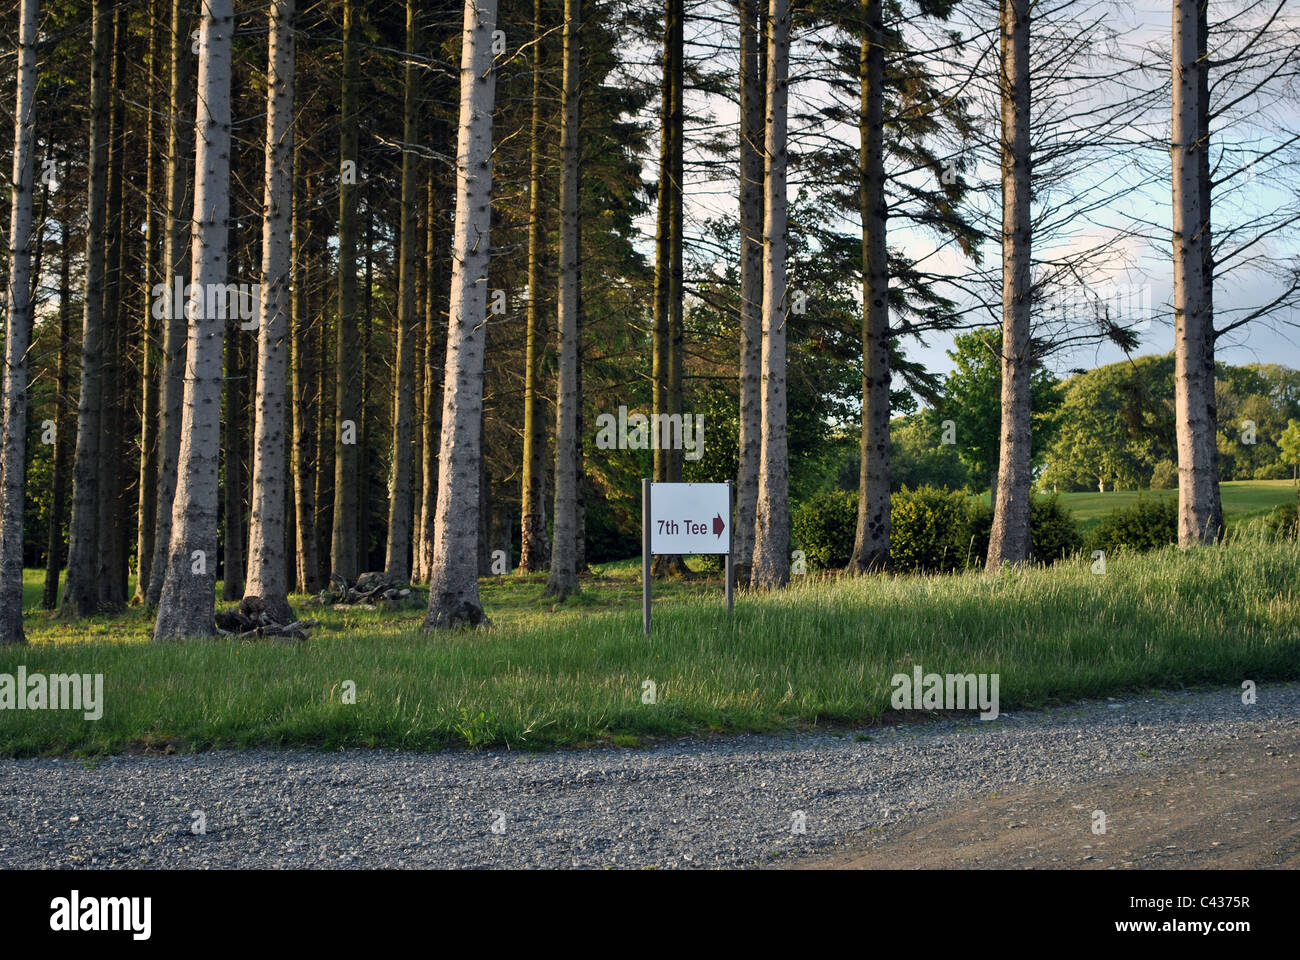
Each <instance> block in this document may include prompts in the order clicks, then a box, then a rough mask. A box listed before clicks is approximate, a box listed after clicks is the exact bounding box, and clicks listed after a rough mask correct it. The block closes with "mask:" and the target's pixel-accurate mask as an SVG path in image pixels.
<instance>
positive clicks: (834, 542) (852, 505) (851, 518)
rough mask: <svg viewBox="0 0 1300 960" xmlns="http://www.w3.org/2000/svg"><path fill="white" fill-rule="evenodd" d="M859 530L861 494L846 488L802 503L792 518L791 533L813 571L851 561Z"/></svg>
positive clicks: (818, 495) (831, 567) (828, 568)
mask: <svg viewBox="0 0 1300 960" xmlns="http://www.w3.org/2000/svg"><path fill="white" fill-rule="evenodd" d="M857 529H858V495H857V493H856V491H855V492H849V491H845V490H830V491H827V492H825V493H819V494H817V495H816V496H815V497H813V498H812V499H811V500H806V501H805V502H804V503H802V504H800V505H799V507H798V509H796V510H795V511H794V514H793V516H791V518H790V533H791V535H792V536H793V537H794V541H795V544H796V545H797V546H798V548H799V549H800V550H802V551H803V553H804V558H805V559H806V560H807V561H808V567H809V569H811V570H832V569H837V568H839V567H843V566H845V565H847V564H848V562H849V558H850V557H851V556H853V539H854V537H855V535H856V534H857Z"/></svg>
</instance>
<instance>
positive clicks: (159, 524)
mask: <svg viewBox="0 0 1300 960" xmlns="http://www.w3.org/2000/svg"><path fill="white" fill-rule="evenodd" d="M191 14H192V7H191V5H190V0H172V7H171V58H170V59H171V73H170V87H171V91H170V99H169V101H168V102H169V103H170V105H171V109H170V111H169V113H168V115H167V173H166V177H167V212H166V216H167V226H166V232H165V234H164V236H163V257H162V259H163V277H162V282H163V283H164V284H165V286H164V287H162V288H155V289H156V294H155V300H154V303H155V310H157V308H158V306H159V305H160V301H159V300H158V297H161V298H162V300H161V306H162V308H163V309H162V310H161V311H160V312H161V314H162V316H161V317H160V318H159V319H161V320H163V350H162V352H163V366H162V371H161V372H162V384H161V388H162V389H161V394H162V396H161V399H160V403H159V418H160V425H159V431H158V504H157V509H156V513H155V517H154V538H153V557H154V562H153V563H152V565H151V567H150V570H149V589H148V591H147V592H146V594H145V602H146V603H147V604H148V605H149V606H155V605H156V604H157V603H158V600H159V598H160V597H161V596H162V588H163V580H164V579H166V574H167V564H166V562H165V561H166V558H167V557H168V556H170V544H171V529H172V506H173V500H174V499H175V495H176V461H177V457H178V454H179V452H180V446H181V419H182V410H181V400H182V397H183V395H184V392H185V341H186V320H185V304H184V302H181V303H177V302H176V300H177V296H176V293H175V288H176V284H177V283H178V282H179V285H180V287H181V289H184V286H185V284H186V283H187V282H188V281H189V276H190V270H189V259H188V257H187V256H186V245H185V241H186V232H187V231H188V229H189V220H190V216H191V210H190V208H189V204H188V202H187V201H188V200H189V198H190V196H189V178H188V177H187V176H186V172H187V171H186V167H187V164H186V160H185V154H186V144H187V142H188V141H187V138H186V128H187V123H186V119H185V110H186V108H187V105H188V104H189V102H190V86H191V85H190V77H191V76H192V75H193V66H192V63H193V57H192V56H191V54H190V24H191V22H192V16H191Z"/></svg>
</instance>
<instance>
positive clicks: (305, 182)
mask: <svg viewBox="0 0 1300 960" xmlns="http://www.w3.org/2000/svg"><path fill="white" fill-rule="evenodd" d="M300 152H301V150H300V148H299V145H298V141H297V139H296V138H295V140H294V156H295V160H294V175H295V177H297V178H298V181H299V185H300V189H298V190H295V191H294V196H293V269H294V281H293V319H292V323H293V328H292V331H293V335H292V340H291V342H290V351H291V358H290V363H291V364H292V367H291V369H292V376H293V387H292V389H293V408H292V409H293V448H292V455H291V461H290V462H291V467H292V470H293V493H294V511H293V512H294V519H295V524H296V527H297V530H296V541H295V542H296V545H297V549H296V550H295V551H294V553H295V562H296V564H297V580H298V589H299V590H301V591H302V592H304V593H316V592H318V591H319V590H320V589H321V582H320V569H319V561H318V558H317V553H316V549H317V547H316V459H315V457H316V447H315V444H316V443H317V442H318V441H319V439H320V435H319V428H318V426H317V427H316V428H309V427H308V424H309V423H313V422H314V423H315V424H317V425H319V423H320V422H321V421H319V420H315V421H313V419H312V401H311V392H312V391H313V390H314V389H315V386H316V378H315V376H314V369H313V366H312V349H311V342H310V336H311V310H310V305H309V301H308V299H307V284H308V283H309V278H310V269H309V264H308V249H309V247H310V243H311V241H310V239H309V237H308V236H307V233H306V232H307V231H308V230H309V224H310V222H311V214H310V211H311V197H310V189H311V180H310V179H309V178H308V177H305V176H303V175H302V173H301V169H302V164H301V162H300V161H299V160H298V159H297V156H298V154H299V153H300Z"/></svg>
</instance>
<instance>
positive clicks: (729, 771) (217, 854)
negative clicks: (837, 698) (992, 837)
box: [0, 684, 1300, 868]
mask: <svg viewBox="0 0 1300 960" xmlns="http://www.w3.org/2000/svg"><path fill="white" fill-rule="evenodd" d="M1258 696H1259V699H1258V703H1256V704H1255V705H1252V706H1243V705H1242V703H1241V691H1240V690H1239V689H1235V688H1225V689H1217V690H1210V691H1199V692H1194V693H1186V692H1182V693H1173V694H1161V695H1152V696H1148V697H1141V698H1135V699H1126V700H1111V701H1101V702H1090V703H1084V704H1079V705H1075V706H1070V707H1063V708H1058V709H1052V710H1047V711H1043V712H1033V713H1017V714H1014V715H1013V714H1003V715H1002V716H1001V717H999V718H998V719H997V720H993V721H989V722H984V723H981V722H980V721H978V720H974V719H972V720H967V719H954V720H945V721H941V722H937V723H922V724H909V725H903V726H898V727H883V728H881V727H875V728H870V729H866V730H863V731H861V732H860V733H854V732H852V731H848V732H844V733H842V734H841V735H838V736H837V735H835V734H831V733H816V734H799V735H790V736H781V737H777V736H745V737H728V738H723V739H710V740H698V739H687V740H680V741H673V742H671V743H667V744H661V745H658V746H655V747H651V748H648V749H640V750H638V749H620V748H610V749H599V750H588V751H573V752H552V753H544V754H525V753H518V752H506V751H484V752H481V753H468V752H451V751H448V752H443V753H437V754H412V753H396V752H391V751H378V750H352V751H347V752H339V753H319V752H311V751H303V750H289V751H272V750H255V751H248V752H244V753H224V752H223V753H207V754H198V755H190V756H124V757H110V758H104V759H102V760H95V761H81V760H76V759H66V758H64V759H27V760H4V761H0V866H3V867H27V868H31V867H72V868H80V867H105V868H107V867H164V868H178V867H570V866H572V867H605V866H613V867H649V866H657V867H724V866H725V867H735V866H761V865H767V864H771V863H773V862H778V863H780V862H786V861H788V860H789V859H791V858H795V857H799V856H806V855H810V854H814V853H820V854H822V855H825V854H827V853H833V852H834V851H836V850H838V849H845V847H846V844H848V843H849V842H850V841H851V840H852V838H853V837H854V835H858V836H861V835H862V832H863V831H867V830H871V829H874V828H879V827H883V826H887V825H891V824H897V823H899V822H900V821H902V820H903V819H904V818H912V817H916V816H917V815H919V814H922V813H926V812H933V811H937V810H941V809H944V808H946V807H949V806H951V805H952V804H954V803H955V802H958V801H961V800H962V799H966V798H970V797H973V796H978V795H981V794H987V793H988V792H989V791H993V790H1003V789H1008V788H1015V789H1024V788H1026V787H1032V786H1034V785H1036V784H1042V785H1045V786H1050V787H1057V786H1060V785H1062V784H1077V783H1083V782H1087V781H1088V780H1090V779H1093V778H1098V777H1107V776H1114V775H1116V774H1121V775H1122V774H1124V773H1127V772H1149V771H1152V770H1157V769H1160V768H1161V767H1162V766H1163V765H1168V764H1171V763H1175V762H1177V761H1180V760H1186V759H1188V758H1194V757H1196V756H1198V755H1199V754H1198V751H1202V752H1203V751H1204V748H1205V747H1206V746H1209V745H1211V744H1223V743H1226V742H1231V741H1237V740H1245V739H1247V738H1251V737H1253V736H1254V735H1255V734H1256V733H1259V732H1261V731H1264V730H1278V729H1282V728H1288V729H1291V730H1294V729H1295V728H1296V727H1297V726H1298V725H1300V684H1287V685H1270V686H1261V687H1260V688H1259V691H1258ZM868 738H869V739H868ZM200 811H201V812H202V814H203V818H204V820H205V821H206V827H207V832H206V834H203V835H196V834H195V833H193V832H192V830H191V827H192V826H193V825H194V824H195V822H196V812H200ZM796 811H803V813H804V817H805V824H806V825H805V832H803V833H798V832H795V831H794V830H793V829H792V827H793V826H794V825H795V823H796ZM494 827H495V828H496V831H494ZM502 830H503V832H501V831H502Z"/></svg>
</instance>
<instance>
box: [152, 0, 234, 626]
mask: <svg viewBox="0 0 1300 960" xmlns="http://www.w3.org/2000/svg"><path fill="white" fill-rule="evenodd" d="M234 26H235V23H234V4H233V0H203V13H202V17H201V20H200V27H199V77H198V109H197V111H196V118H195V124H194V127H195V152H194V169H195V175H196V183H195V189H194V217H193V223H194V228H193V233H194V238H193V243H192V244H191V257H190V272H191V274H192V275H193V277H194V283H195V284H196V285H197V288H198V290H199V291H201V292H202V293H203V294H204V300H205V301H206V300H207V299H208V298H207V296H206V292H207V291H210V290H213V289H214V287H215V285H216V284H224V283H225V280H226V254H227V249H226V248H227V236H228V224H227V221H228V218H229V214H230V61H231V41H232V37H233V35H234ZM202 306H203V309H201V310H195V311H193V313H194V316H192V317H191V318H190V319H189V324H188V326H189V336H188V343H187V348H186V356H185V370H186V379H185V394H184V398H183V407H184V411H185V412H184V420H183V421H182V424H181V446H180V454H179V457H178V464H177V478H178V479H177V485H176V500H175V504H174V507H175V508H174V510H173V511H172V536H171V545H170V548H169V554H168V558H167V578H166V580H165V581H164V583H163V591H162V598H161V600H160V601H159V604H158V618H157V621H156V622H155V624H154V637H155V639H158V640H165V639H169V638H177V639H179V638H181V637H187V636H203V635H208V634H211V633H212V631H213V622H212V614H213V607H214V604H215V601H216V580H217V493H218V491H217V464H218V459H219V454H220V445H221V444H220V441H221V438H220V433H221V407H220V404H221V357H222V346H223V344H224V341H225V334H226V327H225V321H224V320H223V319H222V318H221V317H220V316H210V315H209V314H213V313H219V312H220V311H214V310H208V309H207V306H208V304H207V303H206V302H205V303H204V304H203V305H202Z"/></svg>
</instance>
